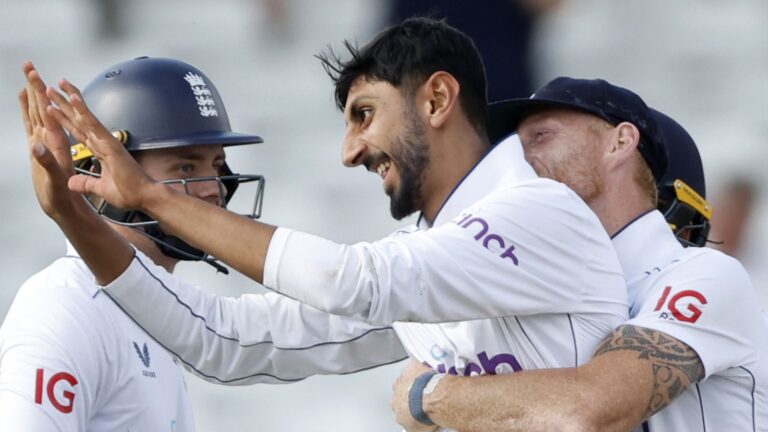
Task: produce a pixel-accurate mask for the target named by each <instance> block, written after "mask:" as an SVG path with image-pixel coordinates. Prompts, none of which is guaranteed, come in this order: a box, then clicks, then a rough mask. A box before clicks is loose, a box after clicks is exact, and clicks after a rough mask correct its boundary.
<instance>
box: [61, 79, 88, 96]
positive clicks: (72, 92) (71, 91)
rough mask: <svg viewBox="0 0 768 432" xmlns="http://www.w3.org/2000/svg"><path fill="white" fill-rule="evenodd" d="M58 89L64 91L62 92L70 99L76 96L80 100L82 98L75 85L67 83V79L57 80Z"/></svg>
mask: <svg viewBox="0 0 768 432" xmlns="http://www.w3.org/2000/svg"><path fill="white" fill-rule="evenodd" d="M59 88H60V89H62V90H64V92H65V93H66V94H67V95H68V96H69V97H70V98H71V97H72V96H77V97H79V98H80V99H82V98H83V95H82V94H81V93H80V89H79V88H77V86H76V85H74V84H72V83H71V82H69V80H68V79H66V78H62V79H61V80H59Z"/></svg>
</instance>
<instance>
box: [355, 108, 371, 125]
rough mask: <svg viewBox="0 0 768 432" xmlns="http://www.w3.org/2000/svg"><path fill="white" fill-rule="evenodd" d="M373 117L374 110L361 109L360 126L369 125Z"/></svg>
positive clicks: (359, 114) (358, 112)
mask: <svg viewBox="0 0 768 432" xmlns="http://www.w3.org/2000/svg"><path fill="white" fill-rule="evenodd" d="M372 115H373V108H368V107H366V108H360V109H358V110H357V118H358V121H359V122H360V124H365V123H367V122H368V121H369V120H370V119H371V116H372Z"/></svg>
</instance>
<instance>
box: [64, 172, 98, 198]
mask: <svg viewBox="0 0 768 432" xmlns="http://www.w3.org/2000/svg"><path fill="white" fill-rule="evenodd" d="M95 180H96V179H95V178H93V177H91V176H89V175H85V174H76V175H73V176H72V177H70V178H69V181H68V182H67V186H68V187H69V190H71V191H73V192H79V193H82V194H90V193H94V186H95Z"/></svg>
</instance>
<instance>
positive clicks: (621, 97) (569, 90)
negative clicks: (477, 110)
mask: <svg viewBox="0 0 768 432" xmlns="http://www.w3.org/2000/svg"><path fill="white" fill-rule="evenodd" d="M535 108H566V109H573V110H577V111H582V112H585V113H589V114H592V115H595V116H597V117H599V118H601V119H603V120H605V121H607V122H608V123H610V124H613V125H617V124H619V123H621V122H624V121H626V122H630V123H632V124H633V125H635V127H637V129H638V130H639V131H640V135H641V140H640V143H639V145H638V147H637V149H638V150H639V151H640V154H641V155H642V156H643V159H644V160H645V162H646V163H647V164H648V167H650V169H651V172H652V173H653V177H654V178H655V179H656V181H657V182H658V181H659V180H660V179H661V178H662V177H663V176H664V173H665V172H666V170H667V163H668V162H667V152H666V149H665V147H664V137H663V135H662V134H661V133H660V132H659V130H658V128H657V126H656V121H655V119H654V117H653V115H652V114H651V110H650V108H648V106H647V105H646V104H645V102H643V100H642V99H641V98H640V96H638V95H637V94H635V93H633V92H631V91H629V90H627V89H625V88H622V87H618V86H615V85H613V84H610V83H609V82H607V81H605V80H601V79H594V80H587V79H575V78H569V77H559V78H555V79H554V80H552V81H550V82H549V83H547V84H545V85H544V86H543V87H541V88H540V89H538V90H537V91H536V93H534V94H533V95H532V96H531V97H530V98H528V99H523V98H520V99H509V100H505V101H500V102H494V103H491V104H490V105H489V106H488V136H489V138H490V139H491V142H497V141H498V140H500V139H501V138H503V137H504V136H506V135H508V134H510V133H511V132H514V131H516V130H517V127H518V126H519V125H520V122H521V121H522V120H523V118H524V117H525V116H526V115H527V114H528V113H529V112H530V111H531V110H532V109H535Z"/></svg>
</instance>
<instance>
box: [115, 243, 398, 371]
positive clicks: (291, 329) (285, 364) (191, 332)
mask: <svg viewBox="0 0 768 432" xmlns="http://www.w3.org/2000/svg"><path fill="white" fill-rule="evenodd" d="M105 292H106V293H107V294H108V295H109V296H110V297H111V298H112V299H113V300H114V301H115V302H116V303H117V304H118V305H119V306H120V307H121V308H122V309H123V310H124V311H125V312H126V313H127V314H128V315H129V316H130V317H131V318H132V319H133V320H134V321H136V322H137V323H138V324H139V326H141V327H142V328H143V329H144V330H145V331H147V333H149V334H150V335H151V336H152V337H153V338H154V339H155V340H157V341H158V342H159V343H160V344H161V345H163V346H164V347H165V348H166V349H167V350H169V351H170V352H171V353H172V354H173V355H175V356H176V357H178V358H179V359H180V360H181V361H182V363H183V364H184V365H185V367H186V368H187V369H188V370H190V371H191V372H193V373H194V374H196V375H198V376H200V377H202V378H204V379H206V380H209V381H212V382H216V383H221V384H229V385H244V384H252V383H259V382H265V383H289V382H294V381H298V380H302V379H304V378H306V377H308V376H311V375H316V374H345V373H352V372H357V371H361V370H365V369H370V368H373V367H377V366H382V365H386V364H390V363H394V362H397V361H400V360H402V359H404V358H406V353H405V351H404V349H403V347H402V345H401V343H400V341H399V339H398V338H397V335H396V334H395V331H394V330H393V329H392V328H391V327H389V326H372V325H369V324H366V323H364V322H362V321H359V320H354V319H350V318H344V317H340V316H335V315H331V314H328V313H325V312H321V311H319V310H317V309H313V308H311V307H309V306H306V305H303V304H301V303H299V302H296V301H294V300H291V299H289V298H287V297H284V296H281V295H278V294H275V293H268V294H247V295H243V296H240V297H238V298H232V297H222V296H218V295H215V294H212V293H208V292H205V291H203V290H201V289H199V288H198V287H196V286H193V285H191V284H188V283H186V282H183V281H181V280H179V279H178V278H176V277H174V276H173V275H172V274H170V273H168V272H167V271H165V270H164V269H162V268H161V267H158V266H155V265H153V264H151V262H150V261H149V260H148V259H146V257H144V256H143V255H141V254H137V256H136V258H134V260H133V261H132V263H131V265H130V266H129V267H128V269H127V270H126V271H125V273H123V274H122V275H121V276H119V277H118V278H117V279H116V280H115V281H113V282H112V283H111V284H110V285H108V286H107V287H105ZM147 305H151V307H147Z"/></svg>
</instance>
